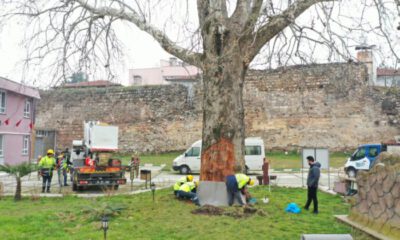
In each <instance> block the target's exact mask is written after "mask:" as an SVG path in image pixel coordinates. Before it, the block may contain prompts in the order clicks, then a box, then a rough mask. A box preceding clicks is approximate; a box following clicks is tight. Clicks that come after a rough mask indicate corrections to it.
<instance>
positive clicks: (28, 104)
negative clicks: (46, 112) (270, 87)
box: [24, 99, 31, 118]
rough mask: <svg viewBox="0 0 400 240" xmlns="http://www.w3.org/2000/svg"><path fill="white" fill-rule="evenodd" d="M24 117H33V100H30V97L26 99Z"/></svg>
mask: <svg viewBox="0 0 400 240" xmlns="http://www.w3.org/2000/svg"><path fill="white" fill-rule="evenodd" d="M24 117H25V118H30V117H31V101H29V100H28V99H26V100H25V107H24Z"/></svg>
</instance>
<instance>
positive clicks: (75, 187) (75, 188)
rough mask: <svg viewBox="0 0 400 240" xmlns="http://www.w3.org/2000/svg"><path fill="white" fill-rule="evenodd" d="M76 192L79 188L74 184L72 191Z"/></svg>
mask: <svg viewBox="0 0 400 240" xmlns="http://www.w3.org/2000/svg"><path fill="white" fill-rule="evenodd" d="M76 190H78V187H77V186H76V184H75V183H74V184H72V191H76Z"/></svg>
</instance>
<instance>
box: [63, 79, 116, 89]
mask: <svg viewBox="0 0 400 240" xmlns="http://www.w3.org/2000/svg"><path fill="white" fill-rule="evenodd" d="M110 86H121V84H119V83H113V82H110V81H107V80H96V81H89V82H79V83H66V84H64V85H63V86H61V87H63V88H75V87H110Z"/></svg>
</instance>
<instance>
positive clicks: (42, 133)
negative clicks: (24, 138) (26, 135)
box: [36, 130, 49, 137]
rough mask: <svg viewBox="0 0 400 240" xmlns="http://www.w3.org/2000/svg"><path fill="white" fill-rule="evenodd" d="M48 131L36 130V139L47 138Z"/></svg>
mask: <svg viewBox="0 0 400 240" xmlns="http://www.w3.org/2000/svg"><path fill="white" fill-rule="evenodd" d="M48 133H49V132H48V131H45V130H36V137H47V136H48Z"/></svg>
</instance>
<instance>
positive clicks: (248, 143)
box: [172, 137, 265, 174]
mask: <svg viewBox="0 0 400 240" xmlns="http://www.w3.org/2000/svg"><path fill="white" fill-rule="evenodd" d="M244 142H245V156H244V160H245V167H246V169H245V170H246V173H247V172H251V171H261V170H262V165H263V163H264V159H265V147H264V141H263V139H262V138H260V137H249V138H246V139H245V141H244ZM200 159H201V140H198V141H196V142H194V143H193V144H192V145H191V146H190V147H189V148H188V149H187V150H186V151H185V152H184V153H183V154H181V155H179V156H178V157H176V158H175V159H174V160H173V162H172V169H173V170H174V171H179V172H180V174H188V173H194V172H200V166H201V164H200Z"/></svg>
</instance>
